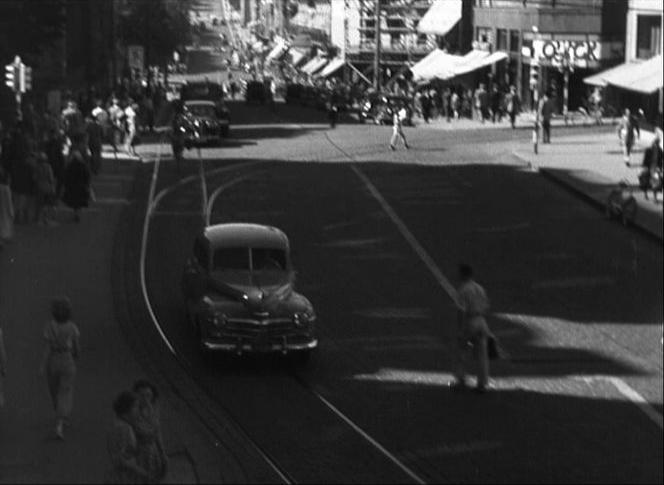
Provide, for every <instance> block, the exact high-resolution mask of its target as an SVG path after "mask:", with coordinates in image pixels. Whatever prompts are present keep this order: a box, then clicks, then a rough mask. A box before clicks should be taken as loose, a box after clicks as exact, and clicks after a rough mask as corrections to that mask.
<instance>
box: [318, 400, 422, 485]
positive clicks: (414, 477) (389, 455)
mask: <svg viewBox="0 0 664 485" xmlns="http://www.w3.org/2000/svg"><path fill="white" fill-rule="evenodd" d="M312 392H313V393H314V395H315V396H316V397H317V398H318V399H320V401H321V402H322V403H323V404H325V405H326V406H327V407H328V408H329V409H330V411H332V412H333V413H334V414H336V415H337V416H339V417H340V418H341V419H342V420H343V421H344V422H345V423H346V424H347V425H348V426H350V427H351V428H353V429H354V430H355V432H357V433H358V434H359V435H361V436H362V437H363V438H364V439H365V440H367V441H368V442H369V443H371V444H372V445H373V446H375V447H376V448H377V449H378V450H379V451H380V452H381V453H383V455H385V456H386V457H387V458H389V460H390V461H391V462H392V463H394V464H395V465H396V466H398V467H399V468H400V469H401V470H402V471H403V472H404V473H405V474H406V475H408V476H409V477H410V478H411V479H412V480H413V481H414V482H415V483H420V484H425V483H426V482H425V481H424V480H422V479H421V478H420V477H418V476H417V475H416V474H415V472H414V471H413V470H411V469H410V468H408V467H407V466H406V465H404V464H403V463H401V462H400V461H399V460H398V459H397V458H396V457H395V456H394V455H393V454H392V453H390V452H389V451H387V450H386V449H385V448H384V447H383V446H382V445H381V444H380V443H378V441H376V440H375V439H373V438H372V437H371V436H369V435H368V434H367V433H365V432H364V430H362V428H360V427H359V426H358V425H356V424H355V423H354V422H353V421H351V420H350V419H349V418H348V417H346V415H345V414H344V413H342V412H341V411H339V410H338V409H337V408H336V407H335V406H334V405H333V404H332V403H331V402H330V401H328V400H327V399H325V398H324V397H323V396H321V395H320V394H318V393H317V392H316V391H312Z"/></svg>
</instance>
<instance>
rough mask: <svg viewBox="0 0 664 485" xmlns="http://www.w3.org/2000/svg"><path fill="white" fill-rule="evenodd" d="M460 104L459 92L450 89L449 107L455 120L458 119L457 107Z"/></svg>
mask: <svg viewBox="0 0 664 485" xmlns="http://www.w3.org/2000/svg"><path fill="white" fill-rule="evenodd" d="M460 104H461V99H460V98H459V94H458V93H457V92H456V89H455V90H454V91H452V95H451V96H450V108H451V110H452V115H453V116H454V119H455V120H458V119H459V108H460Z"/></svg>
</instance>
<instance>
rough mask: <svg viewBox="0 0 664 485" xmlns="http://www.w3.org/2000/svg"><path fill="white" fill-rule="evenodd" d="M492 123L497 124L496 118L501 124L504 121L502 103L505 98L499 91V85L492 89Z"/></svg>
mask: <svg viewBox="0 0 664 485" xmlns="http://www.w3.org/2000/svg"><path fill="white" fill-rule="evenodd" d="M490 101H491V122H492V123H495V122H496V118H498V123H500V122H501V121H502V120H503V110H502V101H503V96H502V94H501V92H500V91H499V90H498V86H497V85H495V84H494V85H493V87H492V88H491V97H490Z"/></svg>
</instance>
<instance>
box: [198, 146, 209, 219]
mask: <svg viewBox="0 0 664 485" xmlns="http://www.w3.org/2000/svg"><path fill="white" fill-rule="evenodd" d="M198 175H199V176H200V178H201V197H202V200H201V216H202V217H203V221H205V211H206V210H207V203H208V193H207V182H206V180H205V168H204V167H203V156H202V155H201V149H200V148H199V149H198Z"/></svg>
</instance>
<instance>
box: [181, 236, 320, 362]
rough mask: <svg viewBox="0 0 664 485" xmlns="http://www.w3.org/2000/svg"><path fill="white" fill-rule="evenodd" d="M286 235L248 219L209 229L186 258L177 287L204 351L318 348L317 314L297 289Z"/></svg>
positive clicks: (302, 354)
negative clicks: (248, 221)
mask: <svg viewBox="0 0 664 485" xmlns="http://www.w3.org/2000/svg"><path fill="white" fill-rule="evenodd" d="M294 278H295V273H294V271H293V268H292V266H291V260H290V247H289V242H288V238H287V237H286V235H285V234H284V233H283V232H282V231H280V230H279V229H277V228H274V227H271V226H263V225H258V224H248V223H228V224H218V225H214V226H209V227H207V228H206V229H205V230H204V231H203V233H202V234H201V235H199V236H198V237H197V238H196V240H195V242H194V248H193V255H192V257H191V258H190V259H189V260H188V261H187V264H186V266H185V270H184V274H183V277H182V290H183V293H184V299H185V304H186V311H187V316H188V319H189V321H190V323H191V325H192V326H193V328H194V331H195V332H196V335H197V337H198V339H199V343H200V346H201V348H202V349H203V350H204V351H225V352H233V353H237V354H242V353H245V352H247V353H257V352H261V353H264V352H281V353H284V354H287V353H292V354H294V355H295V356H297V357H299V358H304V359H306V358H307V357H308V356H309V354H310V352H311V351H312V350H313V349H314V348H316V346H317V345H318V341H317V339H316V336H315V321H316V314H315V313H314V309H313V307H312V305H311V303H310V302H309V300H307V299H306V298H305V297H304V296H302V295H301V294H299V293H297V292H296V291H295V289H294Z"/></svg>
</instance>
